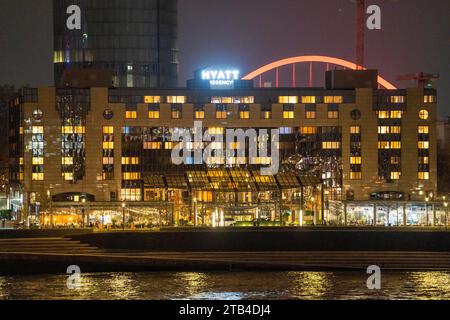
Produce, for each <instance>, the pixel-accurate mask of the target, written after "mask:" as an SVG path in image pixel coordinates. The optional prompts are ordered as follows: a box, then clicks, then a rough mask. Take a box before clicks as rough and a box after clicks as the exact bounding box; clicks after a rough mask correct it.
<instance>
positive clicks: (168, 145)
mask: <svg viewBox="0 0 450 320" xmlns="http://www.w3.org/2000/svg"><path fill="white" fill-rule="evenodd" d="M164 149H166V150H172V149H173V142H165V143H164Z"/></svg>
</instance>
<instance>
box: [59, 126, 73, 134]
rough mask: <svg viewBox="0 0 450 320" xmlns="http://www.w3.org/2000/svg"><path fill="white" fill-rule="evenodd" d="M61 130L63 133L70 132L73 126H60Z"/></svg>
mask: <svg viewBox="0 0 450 320" xmlns="http://www.w3.org/2000/svg"><path fill="white" fill-rule="evenodd" d="M61 132H62V133H63V134H72V133H73V127H68V126H64V127H61Z"/></svg>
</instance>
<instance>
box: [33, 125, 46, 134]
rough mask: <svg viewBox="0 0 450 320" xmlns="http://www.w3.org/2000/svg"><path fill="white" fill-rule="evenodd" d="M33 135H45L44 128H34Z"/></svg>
mask: <svg viewBox="0 0 450 320" xmlns="http://www.w3.org/2000/svg"><path fill="white" fill-rule="evenodd" d="M31 130H32V133H33V134H43V133H44V127H42V126H33V128H32V129H31Z"/></svg>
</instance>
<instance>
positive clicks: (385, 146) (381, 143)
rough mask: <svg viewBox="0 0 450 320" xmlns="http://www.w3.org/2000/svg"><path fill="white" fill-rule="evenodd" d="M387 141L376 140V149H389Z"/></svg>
mask: <svg viewBox="0 0 450 320" xmlns="http://www.w3.org/2000/svg"><path fill="white" fill-rule="evenodd" d="M389 148H390V145H389V141H378V149H389Z"/></svg>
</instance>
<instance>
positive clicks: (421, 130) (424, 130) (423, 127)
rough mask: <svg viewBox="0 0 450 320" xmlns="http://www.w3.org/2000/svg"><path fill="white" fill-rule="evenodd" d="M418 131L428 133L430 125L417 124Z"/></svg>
mask: <svg viewBox="0 0 450 320" xmlns="http://www.w3.org/2000/svg"><path fill="white" fill-rule="evenodd" d="M418 131H419V133H423V134H428V133H430V127H429V126H419V129H418Z"/></svg>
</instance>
